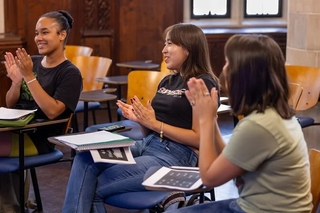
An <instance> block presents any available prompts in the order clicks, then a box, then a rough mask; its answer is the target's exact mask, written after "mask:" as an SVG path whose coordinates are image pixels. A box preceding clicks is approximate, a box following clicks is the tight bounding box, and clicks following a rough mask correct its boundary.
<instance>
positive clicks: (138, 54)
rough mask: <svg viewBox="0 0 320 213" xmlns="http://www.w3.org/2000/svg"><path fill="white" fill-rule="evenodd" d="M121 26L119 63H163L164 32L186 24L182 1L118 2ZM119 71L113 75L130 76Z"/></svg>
mask: <svg viewBox="0 0 320 213" xmlns="http://www.w3.org/2000/svg"><path fill="white" fill-rule="evenodd" d="M118 2H119V5H118V8H119V23H118V24H119V25H118V28H117V29H118V30H119V32H118V38H119V39H118V40H117V43H116V45H115V46H116V49H117V52H116V53H117V54H118V55H117V56H116V60H117V62H124V61H133V60H152V61H153V62H155V63H160V62H161V61H162V53H161V51H162V48H163V46H164V41H163V38H162V32H163V31H164V29H166V28H167V27H168V26H170V25H172V24H175V23H178V22H181V21H182V20H183V0H174V1H172V0H161V1H159V0H148V1H147V0H118ZM128 72H129V70H128V69H125V68H121V69H119V68H116V72H115V73H114V74H121V75H123V74H127V73H128Z"/></svg>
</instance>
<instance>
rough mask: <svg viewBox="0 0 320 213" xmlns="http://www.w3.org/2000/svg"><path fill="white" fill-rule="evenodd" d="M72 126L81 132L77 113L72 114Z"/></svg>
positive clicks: (75, 130)
mask: <svg viewBox="0 0 320 213" xmlns="http://www.w3.org/2000/svg"><path fill="white" fill-rule="evenodd" d="M72 127H73V129H74V132H79V126H78V119H77V114H74V115H73V116H72Z"/></svg>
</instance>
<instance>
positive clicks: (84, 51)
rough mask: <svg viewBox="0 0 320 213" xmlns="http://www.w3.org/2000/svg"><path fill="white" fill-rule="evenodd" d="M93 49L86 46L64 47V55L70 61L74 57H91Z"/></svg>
mask: <svg viewBox="0 0 320 213" xmlns="http://www.w3.org/2000/svg"><path fill="white" fill-rule="evenodd" d="M92 51H93V49H92V48H91V47H87V46H78V45H66V48H65V51H64V54H65V56H66V57H67V59H69V60H70V61H71V60H72V58H73V57H74V56H91V54H92Z"/></svg>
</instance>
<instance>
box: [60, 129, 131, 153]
mask: <svg viewBox="0 0 320 213" xmlns="http://www.w3.org/2000/svg"><path fill="white" fill-rule="evenodd" d="M54 138H55V139H56V140H58V141H59V142H60V143H62V144H65V145H67V146H69V147H71V148H72V149H75V150H77V151H84V150H93V149H108V148H117V147H128V146H132V145H134V143H135V142H134V140H132V139H131V138H128V137H125V136H123V135H120V134H117V133H112V132H108V131H96V132H87V133H81V134H70V135H63V136H57V137H54Z"/></svg>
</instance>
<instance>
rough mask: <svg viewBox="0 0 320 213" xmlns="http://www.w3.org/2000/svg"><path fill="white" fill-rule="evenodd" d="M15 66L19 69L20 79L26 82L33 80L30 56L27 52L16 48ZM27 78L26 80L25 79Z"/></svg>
mask: <svg viewBox="0 0 320 213" xmlns="http://www.w3.org/2000/svg"><path fill="white" fill-rule="evenodd" d="M16 54H17V56H16V58H15V61H16V65H17V66H18V67H19V70H20V73H21V75H22V77H23V78H24V79H25V80H26V81H28V80H31V79H32V78H34V75H33V62H32V59H31V56H30V55H28V53H27V51H26V50H25V49H24V48H22V49H20V48H18V49H17V51H16ZM26 78H27V79H26Z"/></svg>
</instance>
